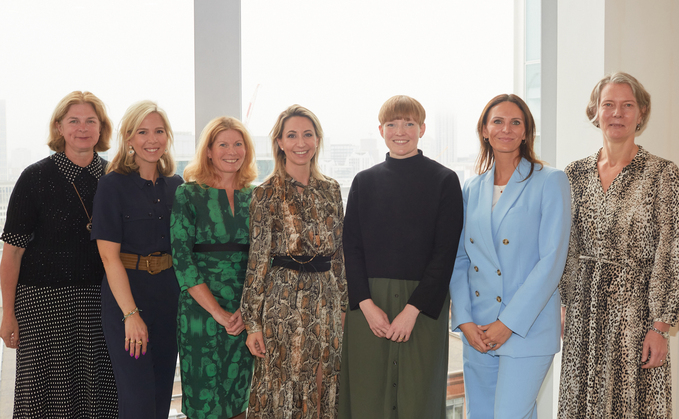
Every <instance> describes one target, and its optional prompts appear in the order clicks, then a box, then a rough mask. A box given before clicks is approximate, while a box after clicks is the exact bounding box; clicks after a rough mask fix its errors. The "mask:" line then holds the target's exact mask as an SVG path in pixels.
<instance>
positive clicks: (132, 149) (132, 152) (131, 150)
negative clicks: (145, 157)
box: [128, 146, 134, 155]
mask: <svg viewBox="0 0 679 419" xmlns="http://www.w3.org/2000/svg"><path fill="white" fill-rule="evenodd" d="M128 153H129V154H130V155H132V154H134V148H132V146H130V151H128Z"/></svg>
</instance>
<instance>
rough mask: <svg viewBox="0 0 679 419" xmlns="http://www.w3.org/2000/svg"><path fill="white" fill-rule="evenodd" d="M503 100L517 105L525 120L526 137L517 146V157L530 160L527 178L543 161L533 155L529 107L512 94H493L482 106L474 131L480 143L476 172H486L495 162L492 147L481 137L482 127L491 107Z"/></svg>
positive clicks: (531, 123)
mask: <svg viewBox="0 0 679 419" xmlns="http://www.w3.org/2000/svg"><path fill="white" fill-rule="evenodd" d="M503 102H511V103H513V104H515V105H516V106H518V107H519V109H521V112H522V113H523V120H524V121H525V122H524V124H525V125H524V126H525V127H526V139H525V142H522V143H521V145H520V146H519V157H521V158H524V159H526V160H528V161H529V162H530V172H529V173H528V176H526V178H525V179H528V178H529V177H530V176H531V175H532V174H533V170H534V169H535V165H536V164H539V165H540V167H541V168H542V166H543V165H544V163H543V162H542V161H541V160H539V159H538V158H537V156H536V155H535V150H534V149H533V146H534V144H535V120H534V119H533V114H531V113H530V109H528V105H526V102H524V101H523V99H521V98H520V97H518V96H517V95H514V94H502V95H497V96H495V97H494V98H492V99H491V100H490V102H488V104H487V105H486V107H485V108H483V112H481V116H480V117H479V121H478V122H477V124H476V133H477V134H478V135H479V142H480V143H481V148H480V150H479V155H478V157H477V158H476V173H477V174H479V175H481V174H483V173H486V172H487V171H489V170H490V169H491V167H493V164H494V163H495V154H493V147H491V145H490V142H489V141H487V139H485V138H483V128H484V127H485V126H486V124H487V123H488V115H490V111H491V109H493V108H494V107H495V106H497V105H499V104H500V103H503ZM525 179H524V180H525Z"/></svg>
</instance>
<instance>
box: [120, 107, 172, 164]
mask: <svg viewBox="0 0 679 419" xmlns="http://www.w3.org/2000/svg"><path fill="white" fill-rule="evenodd" d="M128 145H130V146H132V148H133V149H134V161H135V163H137V165H138V166H139V167H140V168H141V167H142V166H147V167H151V166H152V167H154V168H155V167H156V163H158V160H159V159H160V157H161V156H162V155H163V153H165V147H167V132H166V130H165V124H164V122H163V118H162V117H161V116H160V115H159V114H157V113H155V112H152V113H150V114H148V115H147V116H146V118H144V120H143V121H142V122H141V125H139V128H137V131H136V132H135V133H134V134H133V135H132V138H131V139H130V140H129V141H128Z"/></svg>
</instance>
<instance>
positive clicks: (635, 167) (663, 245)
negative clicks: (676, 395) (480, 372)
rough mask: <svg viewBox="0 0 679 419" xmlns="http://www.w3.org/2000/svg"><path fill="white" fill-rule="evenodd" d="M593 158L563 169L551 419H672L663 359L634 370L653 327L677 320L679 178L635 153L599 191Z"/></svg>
mask: <svg viewBox="0 0 679 419" xmlns="http://www.w3.org/2000/svg"><path fill="white" fill-rule="evenodd" d="M599 152H600V151H599ZM598 157H599V153H597V154H595V155H592V156H590V157H587V158H585V159H582V160H578V161H576V162H573V163H571V164H570V165H569V166H568V167H567V168H566V174H567V175H568V178H569V179H570V182H571V188H572V208H573V211H572V214H573V215H572V216H573V220H572V227H571V239H570V247H569V254H568V261H567V263H566V269H565V271H564V275H563V277H562V280H561V284H560V286H559V288H560V290H561V297H562V301H563V304H564V305H565V306H566V307H567V312H566V324H565V332H564V341H563V360H562V366H561V386H560V394H559V414H558V417H559V418H562V419H572V418H649V419H650V418H653V419H658V418H671V416H672V390H671V373H670V362H669V354H668V358H667V362H665V364H664V365H663V366H662V367H659V368H652V369H641V365H642V364H641V353H642V345H643V341H644V338H645V336H646V333H647V332H648V330H649V327H650V326H651V325H652V324H653V322H654V321H662V322H665V323H669V324H674V323H675V322H676V320H677V313H678V311H679V169H677V166H676V165H675V164H674V163H672V162H670V161H668V160H664V159H661V158H659V157H656V156H654V155H651V154H649V153H648V152H647V151H646V150H644V149H642V148H641V147H639V152H638V153H637V155H636V156H635V157H634V159H633V160H632V162H631V163H630V164H629V165H627V166H626V167H625V168H624V169H623V170H622V172H621V173H620V174H618V176H617V177H616V178H615V179H614V180H613V183H612V184H611V186H610V187H609V188H608V190H607V191H606V192H604V191H603V188H602V186H601V182H600V180H599V174H598V170H597V161H598Z"/></svg>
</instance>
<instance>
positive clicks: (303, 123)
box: [276, 116, 318, 167]
mask: <svg viewBox="0 0 679 419" xmlns="http://www.w3.org/2000/svg"><path fill="white" fill-rule="evenodd" d="M276 141H277V142H278V147H280V149H281V150H283V152H284V153H285V160H286V163H285V164H286V166H287V165H290V164H293V165H296V166H309V167H310V165H311V159H312V158H313V157H314V155H315V154H316V147H318V137H317V136H316V130H315V129H314V124H312V123H311V120H310V119H309V118H306V117H303V116H293V117H290V118H288V119H287V120H286V121H285V123H284V124H283V136H282V137H281V138H279V139H277V140H276Z"/></svg>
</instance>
